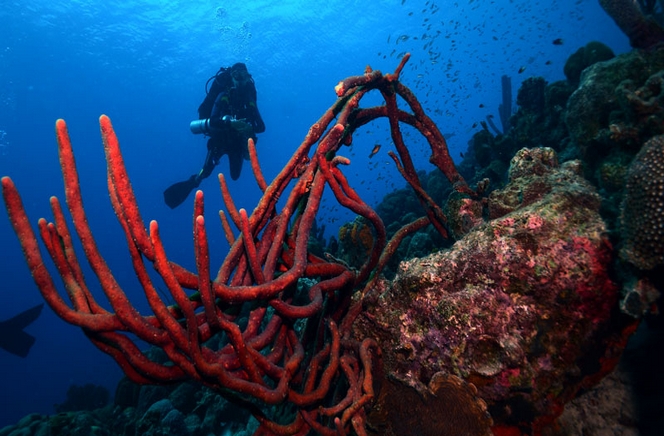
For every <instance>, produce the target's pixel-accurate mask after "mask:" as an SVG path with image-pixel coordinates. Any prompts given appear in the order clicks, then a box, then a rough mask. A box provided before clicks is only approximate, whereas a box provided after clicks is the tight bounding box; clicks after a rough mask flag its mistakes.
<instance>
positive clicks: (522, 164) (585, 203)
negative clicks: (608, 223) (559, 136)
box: [355, 149, 618, 431]
mask: <svg viewBox="0 0 664 436" xmlns="http://www.w3.org/2000/svg"><path fill="white" fill-rule="evenodd" d="M579 169H580V166H579V165H578V163H574V162H570V163H567V164H565V165H563V166H558V164H557V159H556V158H555V153H554V152H553V151H552V150H542V149H534V150H523V151H522V152H520V153H519V154H517V156H516V157H515V158H514V159H513V161H512V165H511V171H510V184H509V185H508V186H507V187H506V188H505V189H504V190H502V191H498V192H494V193H492V195H491V197H490V198H489V203H490V204H491V203H493V202H497V203H501V204H511V205H512V210H511V211H509V212H508V211H507V210H506V209H505V208H502V210H503V214H501V213H494V215H496V216H495V217H494V219H492V220H491V221H488V222H487V223H486V224H484V225H481V226H479V227H476V228H475V229H474V230H472V231H471V232H470V233H469V234H467V235H466V236H465V237H464V238H463V239H461V240H459V241H457V242H456V243H455V244H454V246H453V247H452V248H451V249H449V250H446V251H443V252H439V253H436V254H432V255H430V256H427V257H424V258H421V259H412V260H409V261H404V262H402V263H401V265H400V269H399V272H398V275H397V277H396V279H395V280H394V281H393V282H391V283H387V282H386V283H383V287H384V288H383V289H382V290H381V291H380V292H376V293H375V294H373V295H372V297H371V298H368V299H367V311H366V312H364V313H363V314H361V315H360V317H359V318H358V320H357V321H356V324H355V334H356V335H357V337H358V338H359V337H366V336H367V335H368V336H374V337H377V338H378V342H379V344H380V346H381V348H382V349H383V361H384V371H385V374H386V376H385V379H387V380H389V382H388V381H384V383H392V384H394V383H397V384H403V385H406V386H409V387H411V388H413V389H415V390H418V391H426V389H427V388H426V386H427V385H428V384H429V383H430V381H431V379H432V378H433V377H434V375H435V374H437V373H439V372H443V373H444V374H449V375H455V376H458V377H460V378H462V379H464V380H465V381H467V382H472V383H473V384H475V385H476V386H477V389H478V392H479V395H480V397H481V398H482V399H483V400H484V401H486V402H487V404H488V410H489V411H490V412H491V416H492V417H493V420H494V421H495V424H496V425H524V429H528V431H532V430H533V429H534V428H535V429H536V426H537V425H538V424H537V423H543V422H549V421H550V419H552V418H553V416H555V415H557V414H558V413H559V412H560V411H561V410H562V405H563V404H564V403H565V402H566V401H568V400H569V399H571V398H572V397H573V396H574V394H575V393H576V390H577V389H579V386H580V380H581V379H582V378H583V375H584V374H585V373H587V372H589V371H591V370H590V368H591V367H592V366H593V365H592V363H591V362H590V360H593V358H591V359H590V360H588V361H586V362H585V363H584V364H583V365H582V364H581V362H582V360H581V357H582V356H584V355H586V358H588V356H587V353H588V350H589V349H594V350H595V352H596V353H597V354H596V355H595V357H594V359H599V357H600V355H602V354H603V353H604V351H605V349H604V348H603V347H606V346H607V345H606V343H605V342H603V340H604V339H605V338H604V335H605V334H606V332H605V329H606V327H607V323H608V320H609V318H610V314H611V309H612V307H615V303H616V300H617V290H618V288H617V286H616V285H615V283H614V282H613V281H612V280H611V279H610V278H609V266H610V260H611V245H610V244H609V243H608V241H607V239H606V237H605V236H604V233H605V226H604V223H603V221H602V220H601V218H600V217H599V214H598V209H599V204H600V199H599V196H598V195H597V193H596V192H595V190H594V189H593V188H592V186H591V185H590V184H589V183H588V182H587V181H585V180H584V179H583V177H582V176H581V175H580V174H579ZM526 186H527V187H528V189H530V191H529V194H528V195H515V192H521V194H526V193H525V192H524V190H523V188H524V187H526ZM516 198H521V201H520V202H518V203H517V201H516ZM490 208H491V206H490ZM493 210H494V211H495V210H497V208H494V209H493ZM608 352H609V353H611V352H612V351H611V350H609V351H608ZM595 370H596V368H595ZM591 372H592V371H591ZM378 407H380V406H378ZM552 415H553V416H552ZM533 423H535V424H533Z"/></svg>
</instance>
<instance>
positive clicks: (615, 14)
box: [599, 0, 664, 48]
mask: <svg viewBox="0 0 664 436" xmlns="http://www.w3.org/2000/svg"><path fill="white" fill-rule="evenodd" d="M599 4H600V5H601V6H602V8H604V10H605V11H606V13H607V14H609V15H610V16H611V18H613V21H615V22H616V24H617V25H618V27H620V30H622V31H623V33H624V34H625V35H627V37H628V38H629V43H630V44H631V45H632V47H634V48H648V47H651V46H653V45H655V44H657V43H658V42H661V41H664V28H662V27H661V26H660V25H659V24H658V23H657V21H655V20H654V19H652V18H650V17H648V16H646V15H645V13H644V11H643V10H642V9H641V7H640V6H639V4H638V3H637V2H635V1H633V0H599ZM646 12H648V11H646Z"/></svg>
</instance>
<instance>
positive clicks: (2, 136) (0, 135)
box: [0, 130, 9, 156]
mask: <svg viewBox="0 0 664 436" xmlns="http://www.w3.org/2000/svg"><path fill="white" fill-rule="evenodd" d="M8 151H9V140H8V139H7V132H5V131H4V130H0V156H6V155H7V152H8Z"/></svg>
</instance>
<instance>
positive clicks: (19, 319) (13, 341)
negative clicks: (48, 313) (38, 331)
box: [0, 303, 44, 357]
mask: <svg viewBox="0 0 664 436" xmlns="http://www.w3.org/2000/svg"><path fill="white" fill-rule="evenodd" d="M43 307H44V303H42V304H39V305H37V306H35V307H33V308H32V309H28V310H26V311H25V312H21V313H19V314H18V315H16V316H15V317H13V318H10V319H8V320H7V321H0V348H2V349H3V350H6V351H9V352H10V353H12V354H15V355H17V356H19V357H26V356H27V355H28V353H29V352H30V348H31V347H32V345H33V344H34V343H35V337H34V336H32V335H30V334H28V333H26V332H24V331H23V329H24V328H26V327H27V326H29V325H30V324H32V323H33V322H34V320H36V319H37V318H38V317H39V314H40V313H41V311H42V308H43Z"/></svg>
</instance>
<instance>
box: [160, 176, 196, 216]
mask: <svg viewBox="0 0 664 436" xmlns="http://www.w3.org/2000/svg"><path fill="white" fill-rule="evenodd" d="M197 186H198V183H197V182H196V177H194V176H192V177H190V178H189V179H188V180H185V181H184V182H178V183H174V184H173V185H171V186H169V187H168V188H167V189H166V190H165V191H164V201H165V202H166V204H167V205H168V207H170V208H171V209H175V208H176V207H178V206H179V205H181V204H182V202H183V201H185V200H186V199H187V197H188V196H189V193H190V192H191V191H192V190H194V189H196V187H197Z"/></svg>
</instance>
